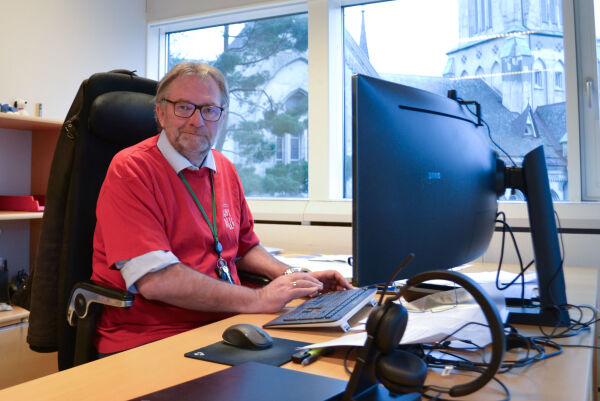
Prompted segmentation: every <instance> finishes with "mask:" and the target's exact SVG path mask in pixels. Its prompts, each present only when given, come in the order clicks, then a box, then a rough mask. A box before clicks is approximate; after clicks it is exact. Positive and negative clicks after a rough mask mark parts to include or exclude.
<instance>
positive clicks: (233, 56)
mask: <svg viewBox="0 0 600 401" xmlns="http://www.w3.org/2000/svg"><path fill="white" fill-rule="evenodd" d="M223 39H224V41H223V43H224V44H225V45H224V47H225V49H224V51H223V52H222V53H221V54H220V55H218V56H217V58H216V60H213V61H209V63H210V64H212V65H213V66H215V67H216V68H218V69H219V70H220V71H221V72H223V74H224V75H225V78H226V79H227V82H228V84H229V92H230V97H231V99H232V101H233V102H234V103H236V104H241V105H242V108H241V109H239V110H233V109H232V110H229V117H228V118H229V119H230V120H229V122H228V124H227V128H226V130H225V131H224V132H223V133H222V137H221V138H219V141H218V143H217V144H216V148H217V149H218V150H222V148H223V144H224V143H225V140H226V138H227V137H230V138H231V139H233V140H234V142H235V143H236V149H235V151H236V152H237V154H236V155H237V158H238V162H236V167H237V169H238V174H239V176H240V178H241V180H242V183H243V185H244V190H245V192H246V195H258V196H261V195H275V196H304V195H305V194H306V193H307V192H308V163H307V162H306V161H298V162H292V163H289V164H283V163H280V162H278V163H277V164H276V165H275V166H273V167H271V168H267V169H266V170H265V176H264V177H263V176H262V174H260V173H257V168H260V164H261V163H265V164H266V165H267V166H268V165H269V161H272V160H274V157H275V152H276V142H275V141H274V139H273V135H274V136H278V137H281V136H283V135H285V134H291V135H296V136H298V135H302V134H303V133H304V131H305V130H306V129H307V126H308V120H307V118H306V115H307V113H308V101H307V98H306V94H305V93H304V92H299V94H298V95H297V96H296V97H295V98H293V99H292V100H291V101H288V104H287V107H288V109H286V105H285V104H283V103H280V102H278V101H276V100H274V99H273V98H271V96H270V95H269V93H267V92H265V90H264V88H265V86H266V85H267V84H268V83H269V82H270V81H271V79H272V78H273V77H272V75H271V74H272V72H273V73H274V71H273V69H274V67H275V68H278V67H276V66H277V62H275V63H272V60H276V59H275V57H277V56H278V55H280V54H282V55H284V57H288V56H287V55H289V54H296V55H298V56H300V55H302V54H303V53H305V52H306V51H307V50H308V16H307V14H298V15H290V16H285V17H276V18H267V19H261V20H255V21H250V22H247V23H245V24H244V28H243V29H242V30H241V31H240V32H239V33H238V34H237V35H236V37H235V38H234V39H233V38H232V37H230V36H229V29H228V27H226V28H225V29H224V38H223ZM232 39H233V40H232ZM180 61H200V60H183V59H180V58H175V57H171V58H170V59H169V61H168V63H169V68H171V67H172V66H174V65H175V64H177V63H178V62H180ZM293 96H295V95H293ZM249 115H253V116H254V115H258V116H261V117H262V118H259V119H258V120H255V121H249V120H248V119H249V118H250V117H249ZM234 116H235V117H236V118H233V117H234ZM261 173H262V171H261Z"/></svg>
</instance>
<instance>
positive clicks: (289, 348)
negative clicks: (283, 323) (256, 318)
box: [185, 337, 310, 366]
mask: <svg viewBox="0 0 600 401" xmlns="http://www.w3.org/2000/svg"><path fill="white" fill-rule="evenodd" d="M309 344H310V343H305V342H302V341H293V340H286V339H284V338H277V337H273V345H272V346H271V347H270V348H267V349H245V348H238V347H234V346H233V345H229V344H226V343H224V342H223V341H219V342H217V343H214V344H211V345H209V346H206V347H202V348H198V349H197V350H194V351H190V352H186V353H185V356H187V357H188V358H194V359H201V360H204V361H210V362H217V363H222V364H225V365H231V366H234V365H239V364H242V363H245V362H260V363H264V364H267V365H274V366H280V365H283V364H284V363H286V362H288V361H290V360H291V359H292V354H293V353H295V352H296V348H298V347H304V346H305V345H309Z"/></svg>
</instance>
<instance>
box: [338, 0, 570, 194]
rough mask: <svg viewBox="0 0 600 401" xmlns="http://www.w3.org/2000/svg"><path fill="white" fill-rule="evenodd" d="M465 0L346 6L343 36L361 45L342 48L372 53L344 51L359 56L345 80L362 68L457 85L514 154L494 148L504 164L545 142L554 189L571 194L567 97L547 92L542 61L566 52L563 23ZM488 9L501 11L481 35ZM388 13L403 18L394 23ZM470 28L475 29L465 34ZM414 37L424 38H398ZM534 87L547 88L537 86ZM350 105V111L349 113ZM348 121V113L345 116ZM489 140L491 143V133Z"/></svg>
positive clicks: (430, 84)
mask: <svg viewBox="0 0 600 401" xmlns="http://www.w3.org/2000/svg"><path fill="white" fill-rule="evenodd" d="M539 1H540V0H538V2H539ZM541 1H542V2H543V1H544V0H541ZM551 3H554V2H551ZM460 4H461V3H460V2H459V1H457V0H454V1H451V0H441V1H440V0H422V1H419V2H418V3H417V2H412V1H404V0H396V1H390V2H383V3H374V4H368V5H358V6H351V7H350V6H349V7H346V8H344V28H345V29H344V32H345V34H346V36H349V38H348V39H345V40H346V42H349V41H354V42H355V43H356V44H357V46H353V47H351V46H346V47H345V51H346V52H347V53H349V52H361V49H363V48H367V47H368V49H369V52H368V54H367V53H364V52H363V53H362V54H360V55H354V54H353V55H352V56H349V55H347V56H346V58H347V59H348V58H353V59H361V63H357V64H355V65H353V66H348V65H347V66H346V74H345V77H346V85H347V86H348V85H350V77H351V75H352V74H353V73H362V74H366V75H371V76H375V77H380V78H382V79H386V80H389V81H394V82H397V83H400V84H404V85H408V86H413V87H417V88H421V89H425V90H428V91H430V92H434V93H438V94H440V95H443V96H446V94H447V92H448V90H449V89H456V90H457V92H458V96H459V97H461V98H463V99H465V100H476V101H478V102H479V103H480V104H481V110H482V117H483V119H484V120H485V121H486V122H487V123H488V124H489V126H490V131H491V136H492V138H493V140H494V142H496V143H498V144H499V145H500V147H501V148H502V149H504V151H506V152H507V153H508V155H510V158H509V157H507V156H504V154H503V152H501V151H500V150H499V149H497V148H496V149H495V150H497V151H498V153H499V154H500V155H501V158H502V159H503V160H504V162H505V163H506V165H511V163H512V160H514V161H515V162H516V163H517V164H518V165H520V163H521V161H522V160H523V157H524V156H525V155H526V154H527V153H528V152H529V151H531V150H533V149H534V148H536V147H538V146H540V145H543V146H544V150H545V154H546V162H547V166H548V170H549V175H550V176H552V177H553V181H556V177H559V179H560V180H561V181H560V182H556V188H557V189H555V191H556V192H557V194H558V197H559V198H560V200H567V199H568V193H567V192H566V191H564V190H559V189H558V188H567V165H568V163H567V158H566V157H565V156H564V154H563V145H562V144H561V142H560V140H561V138H562V137H563V135H564V133H565V132H566V107H565V100H564V98H554V97H553V96H549V95H548V94H547V93H546V90H547V89H546V86H547V85H545V82H544V79H545V74H546V71H547V70H546V68H545V67H544V65H554V64H555V63H556V62H557V61H558V62H561V61H563V60H564V58H565V56H564V53H563V51H562V49H563V47H564V45H563V35H562V30H561V29H560V28H557V27H556V26H553V27H552V28H551V29H553V30H552V31H548V29H549V28H548V27H547V26H544V27H543V28H542V26H541V24H540V22H539V19H538V18H535V17H534V16H533V15H531V14H523V13H521V11H520V9H519V10H517V9H513V8H509V7H501V4H500V2H498V1H494V2H491V7H492V9H491V10H486V6H487V5H488V2H487V1H483V0H474V1H471V2H470V3H469V4H470V5H471V6H470V7H468V8H461V7H459V6H460ZM431 10H436V13H431V12H430V11H431ZM489 13H491V14H492V15H494V14H495V13H498V14H499V15H501V16H502V18H498V19H496V20H491V27H490V29H489V30H488V31H486V35H485V36H484V35H481V31H483V29H484V27H486V26H487V23H488V21H486V20H487V18H486V16H487V15H489ZM549 15H552V14H551V13H550V14H549ZM359 16H361V17H362V18H359ZM386 16H394V18H396V19H397V18H398V16H401V17H400V20H398V21H396V22H393V21H391V20H386V19H385V18H386ZM523 18H525V20H523ZM517 20H518V21H521V26H527V27H528V29H527V30H526V31H525V30H520V31H515V29H514V26H515V25H514V24H513V23H508V22H506V21H517ZM536 24H537V25H536ZM473 27H474V28H475V29H474V30H475V32H476V34H471V35H467V32H473V29H472V28H473ZM542 31H543V32H542ZM359 32H360V35H359ZM365 33H366V34H365ZM488 33H489V34H488ZM412 37H418V38H419V41H412V40H407V41H398V40H397V38H412ZM423 48H426V49H427V51H426V52H423ZM423 55H425V57H424V56H423ZM394 56H397V57H398V58H394ZM534 61H535V65H534ZM456 65H458V66H460V68H461V69H462V70H463V72H462V73H461V75H460V76H457V75H455V74H454V72H453V71H454V70H456V68H455V67H454V66H456ZM450 66H452V68H450ZM532 81H533V82H532ZM532 83H533V85H532ZM532 87H533V88H535V89H536V90H538V89H543V90H542V91H541V92H539V93H538V92H536V91H534V90H533V88H532ZM346 92H348V91H346ZM498 97H499V98H500V99H499V100H498ZM348 104H349V103H348V101H347V103H346V113H350V112H351V109H350V108H349V107H348ZM349 120H350V119H349V118H348V117H346V119H345V121H349ZM345 134H346V149H347V150H346V151H347V153H346V156H347V157H350V155H351V149H350V146H349V144H350V143H351V141H350V139H349V137H351V127H349V126H347V127H346V129H345ZM490 145H491V146H492V147H494V145H493V142H492V141H491V140H490ZM350 176H351V173H350V172H347V173H346V174H345V177H348V180H349V181H350V179H351V177H350ZM345 188H346V192H345V194H346V196H348V197H349V196H351V193H350V189H351V188H352V184H351V182H346V183H345ZM553 189H554V188H553Z"/></svg>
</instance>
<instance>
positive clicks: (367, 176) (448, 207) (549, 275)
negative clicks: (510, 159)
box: [352, 75, 568, 324]
mask: <svg viewBox="0 0 600 401" xmlns="http://www.w3.org/2000/svg"><path fill="white" fill-rule="evenodd" d="M352 96H353V99H352V118H353V142H352V145H353V162H352V174H353V175H352V180H353V220H352V221H353V224H352V237H353V266H352V267H353V283H354V284H355V285H358V286H364V285H370V284H382V283H385V282H386V281H387V279H388V278H389V277H390V274H391V273H392V272H393V271H394V270H396V268H397V267H398V266H399V265H400V263H401V262H402V261H403V260H404V259H405V258H406V257H407V256H408V254H409V253H413V254H414V255H415V257H414V259H413V260H412V261H411V263H410V264H408V265H407V266H406V267H405V268H404V269H402V270H401V272H400V274H399V276H398V277H397V278H396V279H401V278H409V277H411V276H413V275H415V274H417V273H420V272H423V271H427V270H435V269H449V268H452V267H456V266H459V265H461V264H464V263H467V262H470V261H473V260H475V259H476V258H478V257H479V256H481V255H482V254H483V253H484V252H485V250H486V249H487V247H488V245H489V242H490V240H491V238H492V235H493V233H494V229H495V226H496V223H495V221H496V213H497V199H498V196H499V195H500V194H503V193H504V190H505V188H507V187H519V186H520V187H519V189H521V190H522V191H523V192H524V194H525V196H526V197H527V199H528V201H529V200H530V199H531V198H532V199H534V205H533V209H539V208H541V209H543V210H542V211H541V213H540V210H533V212H534V214H535V215H533V216H532V205H531V203H529V202H528V203H529V211H530V222H531V227H532V235H533V240H534V241H533V242H534V254H535V260H536V262H537V263H536V271H537V274H538V281H539V282H540V287H542V286H543V287H544V288H543V289H542V288H541V291H540V298H541V299H540V302H541V303H542V307H544V308H545V307H548V308H550V309H551V311H549V312H548V313H549V317H548V316H546V317H544V322H550V323H552V322H556V321H559V322H562V323H564V321H565V319H566V321H567V322H568V314H567V313H566V310H564V311H560V312H557V310H556V308H554V306H555V305H562V304H564V303H566V296H564V293H565V291H564V278H563V275H562V261H560V252H559V251H558V239H557V234H556V225H555V222H554V216H553V209H552V201H551V199H550V195H549V194H550V192H549V189H548V178H547V175H546V176H543V174H544V173H545V171H546V167H545V161H544V160H543V159H542V160H540V157H539V153H540V151H541V154H542V158H543V150H542V149H541V148H540V149H538V150H534V151H532V152H531V154H530V155H527V156H526V157H525V163H527V161H528V160H530V159H531V160H532V161H530V162H529V163H527V164H528V168H527V170H528V171H530V172H529V176H530V177H529V178H528V180H529V181H530V182H529V183H528V184H529V185H528V187H529V190H528V188H527V186H526V185H522V184H523V183H524V182H525V181H526V180H525V178H526V176H527V175H528V174H527V172H526V171H525V170H526V169H525V168H523V169H521V168H505V167H504V163H503V162H502V161H501V160H500V159H498V157H497V156H496V153H495V152H493V151H492V149H491V147H490V145H489V142H488V139H487V137H486V132H485V131H484V130H483V129H482V128H481V127H480V126H479V125H478V121H477V119H476V118H475V117H474V116H473V115H471V114H470V113H469V112H468V111H467V110H466V106H464V105H461V103H460V102H458V101H457V100H455V99H450V98H447V97H444V96H440V95H437V94H433V93H430V92H426V91H424V90H420V89H417V88H412V87H409V86H404V85H400V84H396V83H392V82H387V81H384V80H381V79H377V78H373V77H369V76H364V75H355V76H353V78H352ZM525 163H524V167H525ZM540 164H541V165H540ZM542 170H543V171H542ZM552 227H554V230H552ZM540 239H541V240H540ZM536 240H537V241H536ZM536 242H537V243H539V245H536ZM545 248H549V249H545ZM540 262H541V263H540ZM544 308H543V309H544ZM521 312H523V313H525V314H526V316H525V317H524V318H523V319H522V320H526V321H527V322H533V323H534V324H537V323H536V322H534V320H535V319H536V318H537V315H541V312H540V311H539V310H537V311H531V312H532V313H533V314H534V315H536V316H534V317H532V316H531V314H530V313H527V312H529V311H521ZM515 316H516V315H515ZM527 322H521V323H527Z"/></svg>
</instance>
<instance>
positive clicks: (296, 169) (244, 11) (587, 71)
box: [147, 0, 600, 221]
mask: <svg viewBox="0 0 600 401" xmlns="http://www.w3.org/2000/svg"><path fill="white" fill-rule="evenodd" d="M597 2H598V0H595V1H594V2H587V1H579V0H562V1H559V0H552V1H551V0H529V1H528V2H521V3H523V4H525V5H526V6H527V10H521V11H523V12H520V11H518V10H513V9H512V7H505V6H504V5H503V4H504V3H503V2H501V1H500V0H436V1H434V0H421V1H409V0H395V1H388V2H376V1H372V0H339V2H335V1H332V0H311V1H307V0H290V1H285V2H283V1H281V2H280V3H273V2H268V3H256V4H258V5H256V6H254V5H253V6H251V7H246V8H238V9H233V10H232V9H230V8H227V9H224V8H223V6H221V5H220V4H219V3H218V2H215V5H214V7H213V10H214V12H212V11H211V12H207V11H206V10H207V9H208V7H204V6H203V7H202V8H200V7H199V12H201V13H202V14H201V17H188V16H182V18H181V20H180V21H174V20H172V19H171V20H168V21H166V22H164V21H157V22H152V21H151V22H150V24H149V31H148V32H149V34H148V62H147V75H148V76H149V77H150V78H153V79H159V78H160V77H162V75H163V74H164V73H165V71H166V70H167V69H168V68H169V61H168V60H169V57H168V54H169V52H171V54H173V56H175V57H172V59H171V63H172V62H174V61H175V59H176V58H177V57H180V58H183V57H190V58H193V59H206V60H207V61H209V62H213V61H216V60H217V59H218V58H219V55H221V54H223V53H226V52H224V51H223V49H224V48H225V47H228V48H230V49H229V53H228V55H229V56H234V55H235V54H234V53H233V49H235V48H236V45H238V44H239V43H240V41H241V40H242V39H241V38H238V36H241V37H243V36H244V35H245V34H246V33H245V32H244V29H246V28H247V24H249V23H254V22H258V21H263V20H267V21H271V22H274V23H275V25H278V22H279V21H286V19H287V18H290V17H293V18H296V20H300V18H304V23H303V24H304V25H302V29H301V30H296V31H294V35H296V37H298V38H300V36H298V35H297V34H299V33H300V32H302V35H301V36H303V37H304V38H305V41H299V42H298V43H305V44H306V47H302V49H298V48H293V49H292V48H290V49H288V50H286V51H284V52H282V53H280V55H285V57H282V58H277V59H276V58H274V57H273V58H271V59H269V60H270V61H269V62H268V63H267V64H270V66H277V67H278V68H275V71H277V74H275V75H273V70H272V69H265V70H266V71H268V72H269V74H270V76H269V78H273V77H275V78H276V79H280V80H281V81H280V82H284V83H285V84H286V86H285V90H281V91H279V90H276V89H277V88H276V87H275V86H274V85H271V86H269V85H268V83H269V82H272V81H269V80H268V79H265V80H264V82H265V83H264V84H263V85H262V86H261V85H257V86H256V87H255V88H260V89H261V90H262V89H264V90H265V91H267V90H268V91H270V92H267V94H266V95H262V96H258V95H257V93H254V92H252V93H246V94H245V91H242V90H241V89H246V88H245V87H241V86H240V87H238V89H240V90H237V91H236V92H235V96H236V99H235V102H237V103H238V104H239V107H240V108H239V109H237V110H236V109H234V105H233V104H232V107H231V108H230V110H229V111H230V112H229V116H228V118H229V120H230V121H228V124H229V125H228V131H227V134H226V136H225V140H224V141H223V143H222V148H221V149H222V151H223V152H224V153H225V155H226V156H227V157H228V158H230V159H232V160H234V162H235V163H236V166H237V167H238V171H240V175H241V176H242V177H243V179H244V186H245V189H246V192H247V193H248V195H249V197H252V196H256V197H270V198H274V199H276V202H278V203H277V204H283V201H282V198H283V197H299V198H301V199H305V200H308V202H312V201H316V203H318V204H319V205H323V204H324V203H325V201H336V200H340V199H342V198H346V199H349V198H350V197H351V189H352V177H351V175H352V171H351V165H352V148H351V113H350V107H349V105H350V94H351V92H350V90H349V84H348V82H349V80H348V77H349V76H350V74H351V73H352V72H363V73H367V74H370V75H376V76H380V77H381V78H384V79H391V80H400V82H403V83H407V84H409V85H413V86H419V85H423V86H421V87H423V88H425V89H428V90H434V91H435V90H438V91H439V92H438V93H440V94H445V90H446V88H448V87H455V88H457V89H458V91H459V95H460V96H461V97H462V98H465V99H466V98H472V99H474V100H479V101H481V103H482V105H483V113H484V118H485V119H486V121H487V122H488V123H489V124H490V126H491V127H495V128H494V132H492V135H494V137H495V138H496V139H497V141H498V142H500V143H501V144H503V145H504V146H505V148H506V149H507V151H508V152H509V153H510V154H511V155H515V157H516V161H517V162H520V157H522V155H523V154H524V152H526V151H527V150H528V149H529V148H530V147H533V146H535V144H537V143H543V145H544V147H545V148H546V149H547V150H546V155H547V156H549V157H550V159H548V166H549V169H551V170H552V174H553V175H552V177H553V178H552V180H553V182H556V184H554V186H553V188H552V190H553V191H554V192H555V193H556V198H557V199H561V200H566V199H570V200H574V201H579V200H582V199H583V200H594V199H597V200H600V157H597V156H598V154H599V153H600V140H598V139H596V138H598V137H600V135H598V131H599V130H600V127H598V103H599V100H600V99H599V97H598V92H597V89H598V85H597V75H598V70H599V67H598V65H600V64H599V63H598V58H597V57H596V40H595V39H596V36H594V35H591V34H590V33H591V32H600V29H595V30H594V18H595V15H596V14H595V13H596V12H597V10H598V8H599V7H600V5H598V4H597ZM234 3H236V4H241V3H245V4H250V2H245V1H236V2H234ZM340 4H341V5H340ZM563 4H564V6H565V7H564V9H563ZM459 5H460V6H461V7H459ZM234 7H235V6H234ZM518 8H519V10H520V7H518ZM378 9H381V10H384V11H377V10H378ZM386 9H387V10H388V11H385V10H386ZM390 10H391V11H390ZM431 10H436V12H432V11H431ZM308 16H310V21H311V22H310V24H308V22H307V21H308V19H309V18H308ZM386 17H389V18H386ZM596 20H599V18H596ZM504 21H513V22H515V24H509V23H508V22H507V24H509V25H510V27H508V26H507V27H503V26H499V25H498V24H502V23H504ZM415 22H418V24H416V26H415V24H414V23H415ZM541 25H543V26H541ZM514 26H526V27H527V30H525V31H514V30H513V29H512V28H513V27H514ZM563 26H564V32H563ZM225 27H228V32H227V31H225ZM402 28H407V30H406V31H402V30H400V29H402ZM209 30H215V31H217V32H218V34H217V35H214V34H213V35H214V36H213V38H216V39H213V40H209V41H207V40H205V39H202V38H199V39H196V40H195V41H193V40H190V42H187V43H188V44H186V45H185V46H183V44H184V42H185V41H184V40H183V39H177V38H176V37H177V36H179V37H181V38H183V37H184V36H186V35H188V36H191V35H192V32H193V31H198V32H200V31H205V32H209ZM482 31H484V32H482ZM509 31H510V32H509ZM586 36H590V38H588V39H590V40H589V41H586ZM361 38H362V39H361ZM406 38H408V39H406ZM414 38H418V40H414ZM405 39H406V40H405ZM411 39H412V40H411ZM236 41H237V42H236ZM178 42H179V43H178ZM271 42H272V41H271ZM199 43H202V45H201V46H199ZM207 43H211V44H214V45H218V47H220V49H218V50H214V49H212V48H210V49H209V47H208V46H207ZM253 43H256V42H253ZM246 44H249V41H247V43H246ZM576 44H577V46H578V48H579V49H581V51H578V52H577V53H576V52H575V47H576ZM180 45H181V48H187V49H188V50H189V49H200V50H202V51H203V52H205V53H206V54H205V55H201V56H197V55H192V51H191V50H189V54H187V55H184V53H181V54H180V53H176V52H175V50H176V49H177V46H180ZM232 46H233V48H232ZM342 50H343V52H342ZM309 55H310V57H309ZM292 56H293V57H292ZM367 56H368V57H367ZM286 57H289V58H286ZM394 57H395V58H394ZM386 58H387V59H389V60H388V61H386V60H385V59H386ZM567 58H568V59H569V60H575V59H576V58H577V63H574V62H570V63H567V64H566V65H565V64H564V60H566V59H567ZM309 59H310V64H309ZM228 60H229V61H231V60H230V59H225V58H224V57H221V61H223V62H226V61H228ZM276 60H278V61H276ZM538 61H540V63H538ZM542 61H543V63H541V62H542ZM300 67H302V68H300ZM479 67H481V70H482V71H483V73H480V72H477V68H479ZM342 68H343V71H344V72H343V73H342V74H340V71H341V70H342ZM243 70H244V71H242V68H238V69H237V70H236V69H233V72H234V76H233V78H230V79H234V81H233V82H235V79H242V78H244V77H247V76H246V75H244V74H250V73H252V74H253V75H255V74H254V73H255V72H257V71H259V70H261V68H259V67H256V68H254V69H253V68H245V69H243ZM292 70H293V71H294V73H293V74H290V75H285V73H286V72H289V71H292ZM476 72H477V73H476ZM281 73H284V74H283V75H282V74H281ZM278 74H279V75H278ZM477 75H483V77H477ZM584 77H591V78H589V80H588V81H589V82H586V81H585V79H584ZM578 79H579V80H580V81H578ZM249 81H250V80H249ZM586 87H587V88H589V89H590V90H589V91H590V94H591V95H592V96H591V97H590V96H588V95H587V92H586V89H585V88H586ZM559 88H561V89H559ZM309 89H310V90H309ZM509 93H510V94H511V95H510V96H508V94H509ZM575 98H578V100H579V105H580V106H581V105H591V106H586V107H579V109H578V108H576V107H573V105H574V102H570V100H571V99H575ZM269 99H272V100H273V106H271V105H270V104H267V103H269ZM491 99H496V105H495V106H494V105H492V106H490V104H489V103H490V101H491ZM569 104H571V107H569ZM528 107H529V109H528ZM309 109H310V112H309V111H308V110H309ZM565 109H566V112H565ZM266 110H276V112H273V113H276V114H269V113H267V114H265V111H266ZM274 115H275V116H277V115H283V116H285V117H281V118H276V119H275V120H271V121H272V122H273V124H271V125H270V126H269V127H266V126H260V127H259V128H258V129H255V128H256V127H257V126H259V125H260V124H259V123H261V122H262V121H263V120H266V119H268V118H270V117H273V116H274ZM524 116H525V117H524ZM567 116H568V119H567ZM567 120H568V122H567ZM507 121H510V122H511V123H512V122H514V124H512V126H511V127H510V129H509V128H508V126H509V125H510V124H506V123H505V122H507ZM275 122H276V123H277V124H275ZM261 124H262V123H261ZM498 127H501V128H498ZM245 132H248V133H250V134H257V133H258V134H260V135H246V133H245ZM526 132H530V133H531V135H529V136H527V137H526V138H527V139H526V140H519V141H517V140H514V141H513V140H511V138H513V136H514V138H516V135H517V134H518V135H519V138H523V137H524V133H526ZM280 134H281V135H280ZM507 135H508V136H507ZM294 136H295V137H297V138H298V139H299V140H298V142H297V143H298V147H297V149H298V151H297V153H296V151H294V152H293V153H294V154H297V155H298V158H299V159H298V160H297V161H293V160H291V156H292V151H291V146H292V143H291V142H290V139H291V138H293V137H294ZM514 138H513V139H514ZM526 141H530V143H529V144H528V145H527V146H525V144H524V142H526ZM294 146H295V145H294ZM288 177H294V178H293V180H292V181H293V182H294V183H295V185H294V186H293V188H291V189H290V187H289V186H288V185H287V182H289V180H287V178H288ZM299 187H300V189H298V188H299ZM559 187H560V188H559ZM517 198H518V196H517ZM272 204H275V203H269V205H272ZM344 204H349V203H348V202H346V203H344ZM286 205H289V203H286ZM335 205H336V207H337V204H335ZM286 207H287V206H286ZM348 210H349V209H348ZM346 221H348V220H346Z"/></svg>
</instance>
